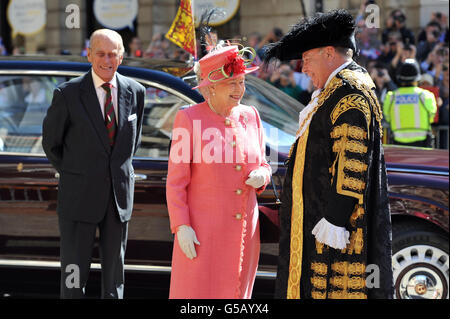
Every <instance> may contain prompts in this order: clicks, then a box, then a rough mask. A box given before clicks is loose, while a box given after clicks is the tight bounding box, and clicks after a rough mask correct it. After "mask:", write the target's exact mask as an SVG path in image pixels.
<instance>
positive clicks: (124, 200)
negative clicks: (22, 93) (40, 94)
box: [42, 71, 145, 223]
mask: <svg viewBox="0 0 450 319" xmlns="http://www.w3.org/2000/svg"><path fill="white" fill-rule="evenodd" d="M91 72H92V71H89V72H88V73H86V74H85V75H83V76H81V77H78V78H75V79H73V80H71V81H69V82H66V83H63V84H61V85H60V86H59V87H58V88H56V89H55V91H54V93H53V100H52V104H51V106H50V108H49V109H48V111H47V116H46V117H45V119H44V124H43V139H42V145H43V148H44V151H45V153H46V155H47V157H48V159H49V160H50V162H51V163H52V165H53V166H54V167H55V168H56V170H57V171H58V172H59V174H60V179H59V186H58V208H57V211H58V214H59V216H60V217H62V218H65V219H69V220H73V221H83V222H89V223H98V222H99V221H101V220H102V218H103V216H104V214H105V212H106V209H107V205H108V201H109V200H110V196H111V194H110V193H111V189H113V194H114V200H115V202H116V206H117V210H118V212H119V215H120V219H121V220H122V222H124V221H128V220H129V219H130V217H131V211H132V208H133V197H134V170H133V166H132V157H133V155H134V153H135V152H136V149H137V148H138V146H139V143H140V135H141V129H142V117H143V112H144V99H145V88H144V87H143V86H142V85H141V84H139V83H137V82H136V81H134V80H131V79H129V78H126V77H124V76H121V75H120V74H118V73H116V74H117V83H118V94H117V101H118V104H119V105H118V107H119V109H118V127H117V131H116V139H115V144H114V146H113V147H110V145H109V142H108V136H107V130H106V127H105V122H104V119H103V116H102V113H101V109H100V105H99V102H98V98H97V94H96V92H95V88H94V83H93V80H92V74H91ZM114 107H117V106H116V105H114ZM134 114H135V115H134Z"/></svg>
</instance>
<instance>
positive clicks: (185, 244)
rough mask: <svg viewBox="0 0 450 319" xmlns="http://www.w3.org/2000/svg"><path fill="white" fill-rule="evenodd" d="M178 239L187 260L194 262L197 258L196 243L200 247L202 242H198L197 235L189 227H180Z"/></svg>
mask: <svg viewBox="0 0 450 319" xmlns="http://www.w3.org/2000/svg"><path fill="white" fill-rule="evenodd" d="M177 238H178V244H179V245H180V248H181V250H182V251H183V252H184V254H185V255H186V257H187V258H189V259H191V260H192V259H194V258H195V257H197V253H196V252H195V246H194V243H195V244H197V245H200V242H199V241H198V240H197V236H196V235H195V231H194V230H193V229H192V227H190V226H187V225H181V226H179V227H178V231H177Z"/></svg>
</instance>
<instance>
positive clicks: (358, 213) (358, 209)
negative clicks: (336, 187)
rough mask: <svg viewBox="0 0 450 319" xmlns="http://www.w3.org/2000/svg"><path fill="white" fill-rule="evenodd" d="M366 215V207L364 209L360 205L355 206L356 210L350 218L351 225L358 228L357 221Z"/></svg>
mask: <svg viewBox="0 0 450 319" xmlns="http://www.w3.org/2000/svg"><path fill="white" fill-rule="evenodd" d="M363 215H364V207H362V206H361V205H359V204H356V205H355V210H354V211H353V214H352V216H350V224H351V225H352V226H353V227H356V221H357V220H358V218H360V217H362V216H363Z"/></svg>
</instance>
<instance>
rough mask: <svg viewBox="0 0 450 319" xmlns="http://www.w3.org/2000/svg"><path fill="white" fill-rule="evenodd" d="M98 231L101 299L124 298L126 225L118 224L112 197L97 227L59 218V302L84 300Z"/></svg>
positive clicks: (117, 215)
mask: <svg viewBox="0 0 450 319" xmlns="http://www.w3.org/2000/svg"><path fill="white" fill-rule="evenodd" d="M97 227H98V229H99V240H100V242H99V244H100V247H99V248H100V259H101V266H102V296H101V297H102V298H104V299H110V298H113V299H122V298H123V291H124V257H125V250H126V243H127V236H128V222H125V223H122V222H121V221H120V218H119V214H118V212H117V209H116V206H115V203H114V201H113V195H112V194H111V200H110V203H109V205H108V208H107V211H106V212H105V216H104V217H103V219H102V220H101V221H100V223H98V224H90V223H85V222H79V221H72V220H66V219H64V218H61V217H60V218H59V229H60V234H61V244H60V258H61V298H63V299H73V298H75V299H79V298H84V297H85V293H86V291H85V289H86V284H87V280H88V277H89V271H90V265H91V260H92V250H93V247H94V242H95V234H96V230H97Z"/></svg>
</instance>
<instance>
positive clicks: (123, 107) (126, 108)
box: [114, 73, 132, 143]
mask: <svg viewBox="0 0 450 319" xmlns="http://www.w3.org/2000/svg"><path fill="white" fill-rule="evenodd" d="M116 74H117V86H118V90H117V104H118V105H117V106H116V105H115V106H114V107H118V108H119V110H118V112H117V114H118V115H119V119H118V124H119V125H118V131H117V135H116V143H117V142H118V141H119V137H120V135H121V133H122V132H123V131H124V129H123V128H124V125H125V124H126V122H127V121H128V116H129V115H130V110H131V96H132V91H131V88H130V87H129V86H128V85H127V83H126V82H125V81H124V80H123V78H122V76H121V75H120V74H119V73H116Z"/></svg>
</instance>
